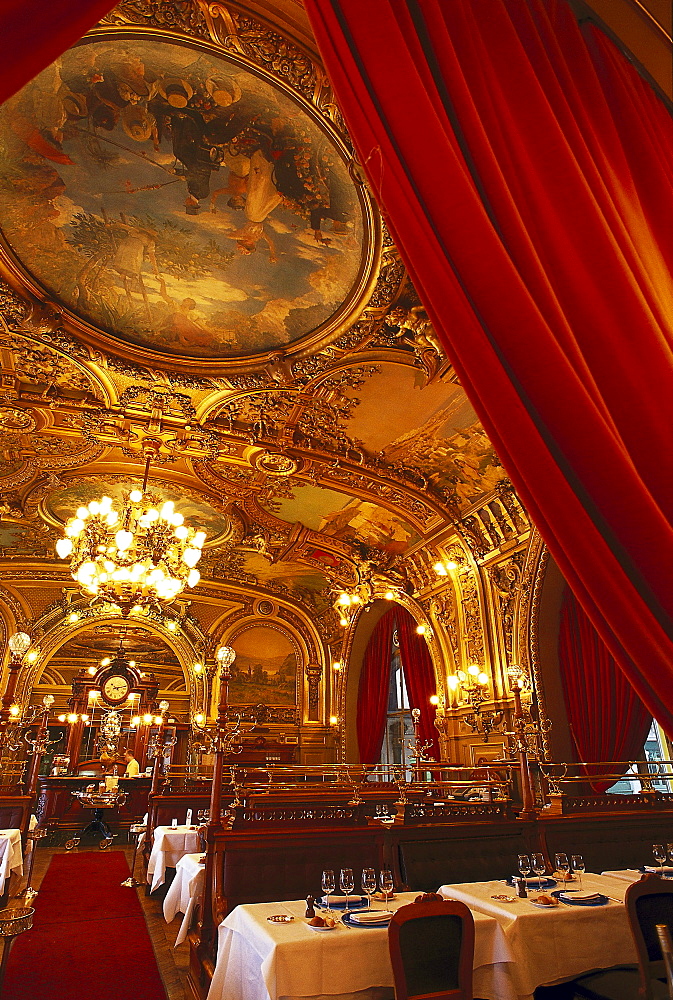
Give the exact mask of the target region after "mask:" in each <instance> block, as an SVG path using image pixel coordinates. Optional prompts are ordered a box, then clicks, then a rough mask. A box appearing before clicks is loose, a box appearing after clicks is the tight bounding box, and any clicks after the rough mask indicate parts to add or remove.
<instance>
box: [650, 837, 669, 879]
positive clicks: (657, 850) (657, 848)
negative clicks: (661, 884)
mask: <svg viewBox="0 0 673 1000" xmlns="http://www.w3.org/2000/svg"><path fill="white" fill-rule="evenodd" d="M652 854H653V855H654V860H655V861H656V862H657V864H658V865H659V868H660V869H661V870H660V872H659V874H660V876H661V877H662V878H663V877H664V862H665V860H666V851H665V849H664V845H663V844H653V845H652Z"/></svg>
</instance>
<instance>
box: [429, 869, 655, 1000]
mask: <svg viewBox="0 0 673 1000" xmlns="http://www.w3.org/2000/svg"><path fill="white" fill-rule="evenodd" d="M529 868H530V869H532V870H535V871H536V874H538V877H539V878H540V879H543V878H544V879H546V880H547V884H545V883H544V882H542V883H541V882H540V881H538V882H537V884H530V881H529V877H528V871H529ZM519 871H523V874H522V877H521V878H520V879H519V878H517V877H516V876H514V877H510V878H506V879H503V880H502V881H499V880H495V881H490V882H475V883H463V884H458V885H456V884H454V885H444V886H441V888H440V889H439V892H440V894H441V895H442V896H444V897H446V898H447V899H458V900H460V901H462V902H464V903H465V904H466V905H467V906H469V907H470V909H471V911H472V912H473V914H476V913H477V912H479V913H484V914H488V915H489V916H492V917H493V918H494V919H495V920H497V921H498V923H499V925H500V927H501V928H502V931H503V934H504V937H505V940H506V943H507V946H508V948H509V951H510V954H511V960H510V961H511V963H512V964H511V965H510V966H509V967H508V968H509V974H510V991H511V995H512V996H515V997H517V1000H524V998H525V1000H531V998H532V996H533V993H534V991H535V989H536V988H537V987H538V986H543V985H554V984H555V983H560V982H563V981H565V980H568V979H572V978H574V977H575V976H578V975H581V974H582V973H583V972H587V971H590V970H592V969H600V968H607V967H609V966H611V965H618V964H625V963H629V962H635V961H636V952H635V947H634V945H633V941H632V936H631V931H630V928H629V923H628V918H627V914H626V909H625V907H624V893H625V892H626V889H627V888H628V885H627V882H626V881H625V880H623V879H620V878H619V877H617V876H616V875H614V874H606V873H604V874H603V875H596V874H593V873H591V872H586V871H585V867H584V860H583V858H582V856H581V855H572V859H571V860H569V859H568V856H567V855H565V854H557V855H556V857H555V859H554V870H553V871H552V872H551V873H549V872H547V871H546V870H545V869H544V868H543V859H542V857H541V855H537V856H536V855H533V856H532V857H531V858H528V857H527V856H525V855H523V856H520V857H519ZM550 882H552V883H553V885H549V883H550ZM513 883H514V884H516V885H517V889H518V890H520V889H521V887H522V885H523V893H521V892H519V893H518V894H517V895H516V896H513V895H511V894H508V893H506V892H504V891H503V889H504V887H505V886H507V885H511V884H513ZM544 911H547V912H546V913H544ZM492 968H493V966H492V965H491V968H485V967H484V968H479V967H478V966H477V962H476V961H475V968H474V994H475V996H479V997H484V998H485V1000H500V996H501V994H500V992H499V990H498V988H496V987H495V985H494V983H493V982H492V980H491V975H492Z"/></svg>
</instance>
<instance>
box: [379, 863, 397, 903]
mask: <svg viewBox="0 0 673 1000" xmlns="http://www.w3.org/2000/svg"><path fill="white" fill-rule="evenodd" d="M380 882H381V892H382V893H383V895H384V896H385V897H386V910H387V909H388V897H389V896H390V893H391V892H392V891H393V889H394V888H395V886H394V883H393V873H392V872H391V870H390V868H384V869H382V871H381V875H380Z"/></svg>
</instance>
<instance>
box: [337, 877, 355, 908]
mask: <svg viewBox="0 0 673 1000" xmlns="http://www.w3.org/2000/svg"><path fill="white" fill-rule="evenodd" d="M339 883H340V885H341V891H342V892H344V893H345V894H346V907H345V909H344V913H350V906H349V899H348V897H349V896H350V894H351V893H352V891H353V889H354V888H355V879H354V878H353V869H352V868H342V869H341V874H340V878H339Z"/></svg>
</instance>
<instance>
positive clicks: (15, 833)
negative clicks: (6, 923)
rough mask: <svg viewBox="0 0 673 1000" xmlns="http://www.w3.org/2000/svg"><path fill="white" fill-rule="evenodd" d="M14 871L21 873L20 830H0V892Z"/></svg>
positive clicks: (3, 889)
mask: <svg viewBox="0 0 673 1000" xmlns="http://www.w3.org/2000/svg"><path fill="white" fill-rule="evenodd" d="M14 873H16V874H17V875H23V847H22V844H21V831H20V830H18V829H9V830H0V894H1V893H3V892H4V891H5V883H6V881H7V879H8V878H10V877H11V876H12V874H14Z"/></svg>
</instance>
